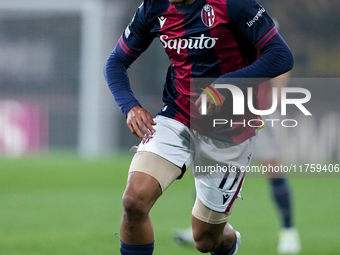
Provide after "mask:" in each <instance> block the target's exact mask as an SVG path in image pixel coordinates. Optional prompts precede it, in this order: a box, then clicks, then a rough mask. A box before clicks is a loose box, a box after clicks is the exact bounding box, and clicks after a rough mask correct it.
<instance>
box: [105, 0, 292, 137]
mask: <svg viewBox="0 0 340 255" xmlns="http://www.w3.org/2000/svg"><path fill="white" fill-rule="evenodd" d="M155 37H157V38H159V40H160V43H161V44H162V46H163V47H164V49H165V51H166V53H167V54H168V56H169V59H170V61H171V66H170V67H169V69H168V72H167V75H166V82H165V85H164V91H163V104H164V105H163V110H162V111H160V112H159V115H163V116H166V117H169V118H172V119H175V120H177V121H179V122H181V123H183V124H184V125H186V126H190V117H193V116H192V115H193V114H195V113H196V112H197V111H195V109H194V107H192V106H193V102H192V99H191V98H190V96H192V95H193V94H195V93H197V88H195V87H193V86H191V84H190V82H191V80H192V79H195V78H213V79H217V78H229V79H231V78H234V79H245V78H249V79H250V80H252V79H254V78H263V77H268V78H272V77H275V76H277V75H278V74H280V73H283V72H285V71H286V70H287V69H290V68H291V63H292V61H291V53H290V50H289V48H288V46H287V45H286V44H285V42H284V41H283V40H282V38H281V37H280V35H279V34H278V31H277V29H276V28H275V26H274V23H273V21H272V20H271V18H270V17H269V16H268V15H267V13H266V11H265V9H264V8H263V7H261V6H260V5H259V4H257V3H256V1H254V0H227V1H226V0H195V2H194V3H192V4H190V5H188V6H176V5H172V4H169V2H168V0H158V1H150V0H146V1H144V2H143V3H142V4H141V6H140V7H139V8H138V10H137V12H136V14H135V16H134V17H133V19H132V21H131V23H130V24H129V25H128V26H127V28H126V29H125V31H124V33H123V34H122V36H121V37H120V39H119V41H118V44H117V46H116V48H115V49H114V51H113V52H112V54H111V55H110V57H109V58H108V61H107V63H106V66H105V76H106V79H107V82H108V84H109V87H110V89H111V92H112V93H113V95H114V97H115V100H116V102H117V103H118V105H119V106H120V109H121V110H122V111H123V113H124V114H127V112H128V111H129V110H130V109H131V108H132V107H134V106H136V105H140V103H139V102H138V100H137V99H136V98H135V97H134V95H133V93H132V91H131V89H130V85H129V81H128V79H127V75H126V69H127V68H128V67H129V66H130V64H131V63H132V62H133V61H134V60H135V59H136V58H137V57H138V56H139V55H140V54H141V53H142V52H143V51H144V50H146V49H147V48H148V46H149V45H150V43H151V42H152V40H153V39H154V38H155ZM259 55H262V57H261V58H258V56H259ZM256 60H257V61H256ZM237 85H238V86H239V87H240V88H241V89H242V90H243V91H244V92H245V93H246V88H247V86H249V85H247V84H245V85H244V84H237ZM256 85H257V84H256V83H255V84H251V85H250V86H253V87H254V89H253V93H254V101H255V105H256V95H255V94H256V91H257V88H256ZM221 93H222V94H223V92H221ZM231 104H232V100H231V99H230V97H227V99H226V103H225V105H223V107H224V108H225V109H228V108H230V105H231ZM221 112H222V111H221ZM227 114H228V116H226V115H224V118H226V119H228V118H229V119H233V120H234V121H235V122H237V121H238V122H240V121H243V120H245V123H247V121H249V120H251V119H257V118H258V116H256V115H254V114H252V113H251V112H250V111H249V110H247V109H246V112H245V114H244V115H243V116H238V117H235V116H233V115H232V113H229V112H227ZM206 118H207V119H208V120H209V117H206ZM255 129H256V128H255V127H251V126H250V125H234V126H232V127H231V126H220V127H217V128H214V129H210V130H207V129H205V130H204V132H203V133H204V134H205V135H207V136H209V137H211V138H214V139H217V140H222V141H226V142H231V143H238V142H243V141H245V140H247V139H248V138H250V137H252V136H254V135H255Z"/></svg>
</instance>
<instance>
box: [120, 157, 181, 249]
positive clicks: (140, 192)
mask: <svg viewBox="0 0 340 255" xmlns="http://www.w3.org/2000/svg"><path fill="white" fill-rule="evenodd" d="M150 162H152V164H150ZM181 173H182V171H181V169H180V168H179V167H178V166H176V165H174V164H173V163H171V162H169V161H167V160H165V159H164V158H162V157H160V156H158V155H156V154H154V153H150V152H138V153H137V154H136V155H135V156H134V158H133V160H132V163H131V166H130V173H129V177H128V182H127V186H126V189H125V192H124V195H123V216H122V220H121V226H120V235H121V254H122V255H124V254H152V251H153V242H154V233H153V227H152V223H151V219H150V215H149V212H150V210H151V208H152V206H153V205H154V203H155V202H156V200H157V199H158V198H159V197H160V196H161V194H162V192H163V191H164V190H165V189H166V188H167V187H168V186H169V185H170V184H171V183H172V182H173V181H174V180H175V179H176V178H178V176H180V175H181Z"/></svg>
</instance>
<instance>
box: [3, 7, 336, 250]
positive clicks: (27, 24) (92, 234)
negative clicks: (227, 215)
mask: <svg viewBox="0 0 340 255" xmlns="http://www.w3.org/2000/svg"><path fill="white" fill-rule="evenodd" d="M259 2H260V3H261V4H263V5H264V7H265V8H266V9H267V11H268V12H269V13H270V15H271V16H273V17H275V18H276V19H277V20H278V21H279V23H280V33H281V34H282V35H283V36H284V38H285V39H286V41H287V43H288V44H289V46H290V47H291V49H292V51H293V52H294V56H295V67H294V69H293V71H292V74H291V76H292V78H291V80H290V84H289V85H290V86H298V87H304V88H307V89H309V90H310V91H311V93H312V100H311V101H310V102H309V103H308V109H310V111H311V112H312V113H313V117H310V118H305V117H303V116H300V115H299V114H298V112H294V109H291V110H290V111H289V113H290V114H291V115H292V116H294V118H297V119H299V123H300V125H299V127H298V128H295V129H282V130H281V133H280V144H281V149H282V150H281V152H282V154H281V156H282V160H283V162H284V163H287V164H288V163H295V164H301V163H322V164H336V163H338V162H339V161H340V160H339V159H340V131H339V128H338V126H339V123H340V113H339V112H340V111H339V110H340V109H339V99H338V97H339V96H338V95H339V94H340V87H339V86H338V84H339V81H340V80H339V78H338V77H339V76H340V46H339V44H338V42H339V40H340V32H339V30H338V29H336V28H337V25H338V24H339V19H338V17H339V14H340V13H339V12H340V3H339V2H338V1H336V0H315V1H307V0H300V1H292V0H288V1H269V0H259ZM138 5H139V3H137V2H136V1H132V0H126V1H122V0H117V1H109V0H106V1H104V0H102V1H100V0H97V1H96V0H82V1H81V0H79V1H78V0H68V1H66V0H60V1H58V2H56V1H50V0H44V1H43V0H25V1H23V0H0V254H6V255H7V254H79V253H83V254H92V253H94V252H96V253H98V254H117V247H118V246H119V241H118V239H116V238H115V237H114V233H115V232H119V219H120V213H121V205H120V197H121V195H122V192H123V189H124V183H125V179H126V170H127V168H128V165H129V160H130V158H131V156H130V155H129V153H128V150H129V148H130V147H131V146H132V145H134V144H136V143H138V140H137V139H136V138H134V137H133V136H132V135H131V134H130V132H129V131H128V129H127V128H126V126H125V117H124V116H123V115H122V114H121V113H120V111H119V109H118V107H117V106H116V105H115V103H114V102H113V98H112V96H111V94H110V92H109V90H108V89H107V86H106V84H105V81H104V78H103V75H102V68H103V65H104V63H105V60H106V57H107V56H108V55H109V53H110V52H111V50H112V49H113V47H114V45H115V44H116V41H117V40H118V38H119V36H120V34H121V32H122V31H123V30H124V28H125V26H126V24H128V23H129V22H130V20H131V17H132V16H133V14H134V11H135V9H136V8H137V6H138ZM333 27H335V29H334V28H333ZM168 64H169V61H168V59H167V57H166V55H165V53H164V52H163V49H162V46H161V45H160V43H159V42H158V41H157V40H155V41H154V42H153V44H152V46H151V47H150V49H149V50H148V51H146V52H145V53H144V54H143V55H142V56H141V57H140V58H139V59H138V60H137V61H136V62H135V63H134V64H133V66H132V68H131V69H130V70H129V75H130V81H131V84H132V87H133V91H134V92H135V93H136V94H137V95H138V98H139V99H140V101H141V103H142V105H143V106H144V107H145V108H147V109H149V110H150V111H151V112H152V113H153V114H155V113H156V112H157V111H158V110H159V109H160V107H161V104H162V103H161V94H162V87H163V83H164V78H165V71H166V69H167V66H168ZM332 176H334V175H332ZM339 176H340V174H339ZM313 177H314V176H313V175H311V176H308V178H292V179H291V185H292V187H293V190H294V201H295V207H296V223H297V226H298V227H299V229H300V231H301V238H302V241H303V252H302V254H338V249H339V244H338V241H337V240H338V235H339V234H340V233H339V229H340V221H339V217H338V214H339V211H340V203H339V198H337V194H338V191H339V188H338V187H339V186H338V185H339V179H338V178H332V179H331V178H327V177H330V176H328V175H327V174H325V175H323V176H322V177H323V178H313ZM191 190H192V179H191V178H190V177H189V175H188V176H187V177H186V178H185V179H184V180H183V181H182V182H178V183H176V185H174V187H171V188H170V189H169V191H168V192H167V193H166V194H165V196H164V198H162V199H161V200H160V203H159V204H158V205H157V206H156V208H155V209H154V211H153V216H154V217H155V223H156V224H155V231H156V234H157V239H156V243H157V248H156V252H157V253H156V254H174V253H175V252H176V253H177V254H196V253H195V251H194V249H191V248H190V247H185V248H183V247H178V246H176V244H175V243H174V242H173V241H172V240H171V233H172V231H173V229H174V228H181V227H186V226H187V225H188V224H190V222H189V219H190V208H191V200H192V191H191ZM243 196H244V197H245V201H243V202H240V203H239V205H238V206H237V207H236V209H235V211H236V213H234V215H233V218H232V221H233V222H235V223H234V225H235V226H236V227H237V228H239V229H240V230H241V233H242V232H244V234H243V236H244V237H243V240H244V245H242V248H241V250H240V253H241V252H242V253H241V254H260V253H261V254H275V247H276V241H277V240H276V235H277V231H278V229H279V226H278V220H277V215H276V214H275V210H274V207H273V205H272V204H271V202H270V195H269V194H268V188H267V184H266V180H264V179H263V178H254V179H249V180H247V182H246V184H245V188H244V191H243ZM179 198H181V199H179ZM179 208H180V209H181V210H179ZM258 229H260V231H259V230H258ZM263 248H265V249H266V251H267V253H264V252H263V251H262V249H263ZM254 251H255V253H254Z"/></svg>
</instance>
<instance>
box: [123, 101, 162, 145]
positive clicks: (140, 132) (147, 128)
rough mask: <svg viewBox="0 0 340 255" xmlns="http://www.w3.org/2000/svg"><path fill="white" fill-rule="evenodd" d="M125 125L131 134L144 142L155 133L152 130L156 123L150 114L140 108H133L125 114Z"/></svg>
mask: <svg viewBox="0 0 340 255" xmlns="http://www.w3.org/2000/svg"><path fill="white" fill-rule="evenodd" d="M126 124H127V126H128V127H129V129H130V131H131V133H133V134H134V135H136V136H137V137H139V138H141V139H143V140H145V139H147V138H151V137H152V135H153V134H154V133H155V130H154V128H153V126H154V125H156V124H157V123H156V122H155V121H154V120H153V118H152V117H151V114H150V113H149V112H148V111H147V110H145V109H144V108H142V107H140V106H135V107H133V108H131V110H130V111H129V112H128V114H127V118H126Z"/></svg>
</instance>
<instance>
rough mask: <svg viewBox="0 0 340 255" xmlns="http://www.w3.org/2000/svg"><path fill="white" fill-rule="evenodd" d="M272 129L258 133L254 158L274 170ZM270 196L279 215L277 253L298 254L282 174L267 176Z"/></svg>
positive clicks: (275, 149)
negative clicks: (279, 229)
mask: <svg viewBox="0 0 340 255" xmlns="http://www.w3.org/2000/svg"><path fill="white" fill-rule="evenodd" d="M275 137H276V136H275V130H274V128H273V127H270V126H269V127H266V128H264V129H263V130H260V131H259V132H258V139H257V141H256V147H255V155H254V158H256V159H257V160H259V161H260V162H261V164H262V165H263V166H268V169H269V167H271V168H275V167H276V166H278V165H279V162H278V159H279V155H280V154H279V148H278V144H277V142H276V138H275ZM267 178H268V181H269V185H270V191H271V196H272V198H273V200H274V203H275V205H276V208H277V211H278V213H279V215H280V221H281V226H282V228H281V231H280V233H279V243H278V252H279V253H281V254H285V253H290V254H295V253H298V252H299V251H300V249H301V244H300V238H299V234H298V231H297V229H296V228H295V227H294V225H293V209H292V199H291V197H292V195H291V189H290V187H289V183H288V180H287V179H286V178H285V177H284V175H283V174H282V173H279V172H278V173H276V172H273V173H269V174H268V175H267Z"/></svg>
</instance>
